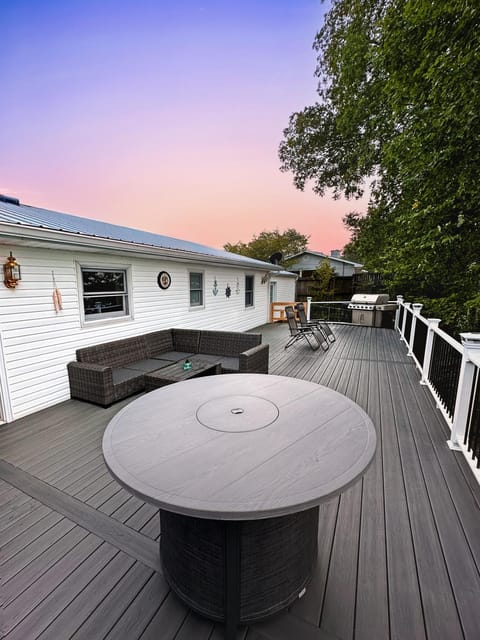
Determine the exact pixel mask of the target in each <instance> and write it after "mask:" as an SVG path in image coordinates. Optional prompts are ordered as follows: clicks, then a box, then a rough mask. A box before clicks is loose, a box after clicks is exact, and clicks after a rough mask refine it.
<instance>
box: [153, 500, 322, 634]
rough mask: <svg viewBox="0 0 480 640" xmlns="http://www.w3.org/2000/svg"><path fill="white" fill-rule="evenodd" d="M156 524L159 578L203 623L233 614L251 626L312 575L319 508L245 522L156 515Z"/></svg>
mask: <svg viewBox="0 0 480 640" xmlns="http://www.w3.org/2000/svg"><path fill="white" fill-rule="evenodd" d="M160 523H161V533H162V535H161V538H160V552H161V558H162V564H163V569H164V573H165V577H166V579H167V580H168V582H169V584H170V586H171V587H172V589H173V590H174V591H175V592H176V593H177V595H178V596H179V597H180V598H181V599H182V600H183V601H184V602H185V603H186V604H187V605H188V606H189V607H191V608H192V609H193V610H195V611H197V612H198V613H200V614H202V615H204V616H205V617H207V618H211V619H213V620H218V621H225V620H226V619H227V618H228V617H229V616H231V615H234V617H235V618H237V622H238V623H242V624H246V623H251V622H256V621H258V620H261V619H263V618H265V617H267V616H269V615H271V614H274V613H277V612H278V611H280V610H282V609H284V608H285V607H287V606H288V605H290V604H291V603H292V602H294V601H295V600H296V599H297V598H298V596H299V594H300V593H301V591H302V589H303V588H304V587H305V586H306V584H307V583H308V581H309V579H310V577H311V573H312V568H313V563H314V561H315V558H316V554H317V535H318V507H314V508H313V509H309V510H307V511H301V512H299V513H294V514H291V515H287V516H280V517H276V518H268V519H265V520H248V521H225V520H206V519H201V518H193V517H189V516H183V515H179V514H175V513H170V512H167V511H160ZM232 558H233V560H232ZM236 558H237V559H238V561H236ZM232 600H233V611H234V613H233V614H232V613H231V612H232Z"/></svg>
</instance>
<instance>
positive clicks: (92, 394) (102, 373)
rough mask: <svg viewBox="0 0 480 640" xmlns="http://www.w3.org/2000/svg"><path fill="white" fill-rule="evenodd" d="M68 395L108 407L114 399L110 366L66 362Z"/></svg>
mask: <svg viewBox="0 0 480 640" xmlns="http://www.w3.org/2000/svg"><path fill="white" fill-rule="evenodd" d="M67 369H68V380H69V382H70V395H71V396H72V398H78V399H79V400H87V401H88V402H93V403H95V404H99V405H102V406H103V407H108V406H109V405H111V404H112V402H113V401H114V393H113V375H112V368H111V367H107V366H105V365H101V364H95V363H93V362H69V363H68V364H67Z"/></svg>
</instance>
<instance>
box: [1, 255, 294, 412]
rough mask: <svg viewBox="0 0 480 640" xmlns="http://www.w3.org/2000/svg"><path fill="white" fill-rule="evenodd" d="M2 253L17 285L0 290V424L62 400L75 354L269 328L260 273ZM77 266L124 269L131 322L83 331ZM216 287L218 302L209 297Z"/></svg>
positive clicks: (86, 326) (125, 258)
mask: <svg viewBox="0 0 480 640" xmlns="http://www.w3.org/2000/svg"><path fill="white" fill-rule="evenodd" d="M8 249H9V251H10V250H12V251H13V253H14V255H15V257H16V258H17V261H18V262H19V264H20V265H21V268H22V280H21V282H20V283H19V285H18V286H17V288H16V289H7V288H5V287H3V286H2V287H0V347H1V348H2V354H0V355H3V357H0V361H3V369H4V379H3V384H2V387H1V390H0V391H1V393H0V396H1V400H2V406H3V413H4V414H5V415H3V416H1V417H2V418H3V419H4V420H13V419H17V418H20V417H22V416H24V415H28V414H30V413H33V412H35V411H38V410H39V409H42V408H45V407H48V406H51V405H53V404H56V403H58V402H61V401H64V400H67V399H68V398H69V397H70V391H69V384H68V376H67V369H66V364H67V363H68V362H69V361H71V360H75V351H76V349H78V348H81V347H86V346H89V345H93V344H98V343H101V342H106V341H110V340H116V339H120V338H125V337H129V336H133V335H138V334H141V333H146V332H148V331H155V330H158V329H163V328H170V327H189V328H200V329H201V328H209V329H226V330H231V331H246V330H248V329H252V328H254V327H256V326H259V325H262V324H264V323H265V322H267V321H268V314H269V300H268V297H269V289H268V284H266V283H265V284H262V283H261V279H262V275H263V274H264V272H262V271H259V270H254V269H251V270H250V269H245V268H234V267H228V266H225V267H219V266H215V265H213V266H212V265H209V264H202V263H201V262H200V261H199V262H198V263H183V262H177V261H167V260H163V259H154V258H143V257H142V258H137V257H130V255H128V254H119V253H117V254H112V255H107V254H101V253H91V252H86V251H84V252H82V251H81V250H78V251H77V250H76V249H74V250H52V249H42V248H34V247H24V246H15V245H14V244H11V245H10V244H9V246H8ZM78 264H81V265H83V266H92V267H99V268H101V267H103V268H107V267H114V268H115V267H118V268H119V267H123V268H125V267H126V268H128V269H129V273H130V283H129V284H130V286H129V299H130V312H131V317H129V318H125V317H122V318H115V319H108V320H102V321H98V322H97V321H90V322H88V323H83V322H82V317H83V313H82V309H83V306H82V300H81V296H80V294H79V286H78V280H77V278H78V270H77V265H78ZM160 271H167V272H168V273H169V274H170V276H171V279H172V284H171V286H170V287H169V288H168V289H166V290H162V289H160V288H159V286H158V284H157V275H158V273H159V272H160ZM190 271H201V272H203V274H204V307H203V308H194V307H190V305H189V272H190ZM52 272H53V273H54V275H55V281H56V285H57V287H58V288H59V289H60V291H61V294H62V300H63V310H61V311H59V312H58V313H56V312H55V309H54V306H53V300H52V293H53V289H54V284H53V277H52ZM245 275H253V276H254V278H255V281H254V306H253V307H245ZM215 279H216V281H217V288H218V293H217V295H214V293H213V288H214V281H215ZM279 280H280V279H279ZM290 280H292V281H293V279H291V278H290ZM227 285H229V287H230V289H231V296H230V297H229V298H228V297H227V296H226V295H225V289H226V287H227ZM0 364H1V362H0ZM0 375H1V371H0ZM7 396H8V397H7Z"/></svg>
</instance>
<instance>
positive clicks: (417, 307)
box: [412, 302, 423, 314]
mask: <svg viewBox="0 0 480 640" xmlns="http://www.w3.org/2000/svg"><path fill="white" fill-rule="evenodd" d="M422 307H423V304H420V303H419V302H414V303H413V304H412V308H413V311H414V312H415V313H417V314H418V313H420V311H421V310H422Z"/></svg>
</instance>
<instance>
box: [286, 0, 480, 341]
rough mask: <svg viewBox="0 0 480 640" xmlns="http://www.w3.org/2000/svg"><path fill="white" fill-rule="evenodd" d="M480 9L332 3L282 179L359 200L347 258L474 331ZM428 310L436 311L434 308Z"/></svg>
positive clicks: (460, 1)
mask: <svg viewBox="0 0 480 640" xmlns="http://www.w3.org/2000/svg"><path fill="white" fill-rule="evenodd" d="M479 24H480V5H479V4H478V3H477V2H473V1H472V0H436V1H435V2H431V1H430V0H336V1H335V2H333V3H332V8H331V10H330V11H329V12H328V14H327V16H326V19H325V23H324V26H323V27H322V29H321V30H320V31H319V33H318V34H317V37H316V40H315V48H316V50H317V52H318V66H317V75H318V77H319V90H318V92H319V98H320V100H319V102H318V103H317V104H315V105H314V106H310V107H307V108H305V109H304V110H303V111H302V112H300V113H295V114H293V115H292V116H291V117H290V121H289V126H288V127H287V129H285V131H284V140H283V142H282V143H281V145H280V159H281V161H282V169H283V170H285V171H287V170H288V171H292V172H293V175H294V182H295V184H296V186H297V187H298V188H300V189H303V188H304V187H305V185H306V183H307V182H310V181H311V182H313V189H314V190H315V191H316V192H317V193H319V194H323V193H325V190H326V189H327V188H330V189H333V190H334V193H335V195H337V196H339V195H345V196H347V197H352V196H353V197H357V196H359V195H360V194H361V193H362V192H363V190H364V189H365V188H366V187H368V189H369V192H370V202H369V205H368V210H367V213H366V215H360V214H359V213H351V214H349V215H347V216H346V217H345V220H344V222H345V224H346V226H347V227H348V228H349V230H350V232H351V240H350V242H349V244H348V245H347V246H346V248H345V254H346V255H348V256H350V257H351V256H354V257H355V259H356V260H357V261H359V262H362V263H363V264H364V265H365V267H366V268H367V269H369V270H373V271H378V272H380V273H381V274H382V276H383V279H384V281H385V282H386V283H387V284H388V286H389V291H390V294H391V295H392V296H393V295H395V294H397V293H401V294H403V295H404V296H405V297H406V298H407V299H409V300H412V299H417V300H419V301H420V300H421V299H422V300H429V303H428V308H429V309H437V310H439V309H441V311H442V312H443V315H440V313H438V315H437V317H440V318H442V320H444V322H445V321H447V322H448V324H449V325H450V326H455V327H457V328H458V327H462V328H466V327H465V326H464V325H465V323H467V322H473V323H474V325H473V326H469V327H468V328H469V329H470V330H473V329H480V326H479V324H478V315H479V314H478V309H479V299H478V291H479V290H480V270H479V268H478V265H477V260H478V256H479V255H480V233H479V232H480V219H479V211H480V29H479V28H478V27H479ZM436 301H437V302H436Z"/></svg>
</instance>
